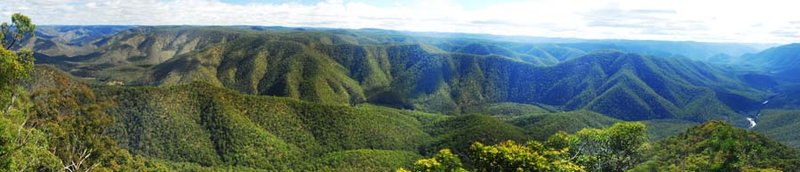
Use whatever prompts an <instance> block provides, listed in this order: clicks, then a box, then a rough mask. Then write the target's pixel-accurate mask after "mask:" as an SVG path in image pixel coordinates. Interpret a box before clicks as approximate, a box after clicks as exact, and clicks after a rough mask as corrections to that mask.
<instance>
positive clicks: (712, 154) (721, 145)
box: [634, 121, 800, 171]
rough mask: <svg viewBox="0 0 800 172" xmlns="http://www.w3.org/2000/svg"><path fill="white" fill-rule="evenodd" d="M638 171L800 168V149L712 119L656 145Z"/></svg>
mask: <svg viewBox="0 0 800 172" xmlns="http://www.w3.org/2000/svg"><path fill="white" fill-rule="evenodd" d="M654 150H655V153H654V157H653V158H652V159H651V160H650V161H648V162H644V163H642V164H640V165H639V166H638V167H637V169H635V170H634V171H653V170H658V171H664V170H666V171H749V170H759V169H762V170H766V169H772V170H786V171H793V170H795V169H797V168H800V154H798V152H797V150H795V149H792V148H790V147H787V146H785V145H782V144H780V143H778V142H776V141H774V140H772V139H769V138H767V137H765V136H762V135H759V134H756V133H755V132H752V131H747V130H744V129H741V128H736V127H733V126H731V125H730V124H727V123H724V122H720V121H711V122H707V123H705V124H703V125H699V126H695V127H692V128H690V129H689V130H687V131H686V132H685V133H682V134H680V135H678V136H672V137H669V138H667V139H665V140H663V141H661V142H659V143H658V144H657V145H655V149H654Z"/></svg>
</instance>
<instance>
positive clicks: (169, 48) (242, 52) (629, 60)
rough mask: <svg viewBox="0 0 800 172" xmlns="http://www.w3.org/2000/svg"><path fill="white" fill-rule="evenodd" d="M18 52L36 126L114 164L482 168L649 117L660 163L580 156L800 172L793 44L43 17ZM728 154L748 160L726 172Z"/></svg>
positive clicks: (633, 166)
mask: <svg viewBox="0 0 800 172" xmlns="http://www.w3.org/2000/svg"><path fill="white" fill-rule="evenodd" d="M456 35H457V36H456ZM16 48H30V49H32V50H33V57H35V63H36V66H35V67H34V68H33V69H32V71H33V72H32V73H31V79H30V81H28V82H25V84H24V85H23V86H22V88H24V90H25V91H26V92H28V93H30V95H29V98H26V99H29V101H30V103H31V104H32V105H30V107H31V108H32V109H31V111H33V114H34V115H33V116H31V117H30V119H28V121H26V122H22V123H21V124H18V125H20V126H23V127H20V128H25V126H27V127H28V128H30V130H32V131H31V132H33V133H35V132H50V133H61V134H63V135H57V137H56V136H53V138H51V139H52V140H53V141H51V143H49V144H60V145H59V146H55V147H56V148H58V149H61V148H66V147H69V146H74V147H79V146H85V147H79V148H88V149H86V150H89V149H91V150H93V151H95V154H93V155H92V156H91V158H90V159H91V160H92V162H97V163H98V164H101V165H100V166H99V167H100V168H98V169H105V170H109V171H131V170H132V171H145V170H144V169H149V170H152V171H159V170H164V171H292V170H294V171H394V170H397V169H400V168H409V169H413V168H415V167H416V166H417V165H418V164H417V163H418V162H419V161H417V160H420V159H423V160H424V158H425V157H431V156H433V157H434V159H435V157H437V156H439V155H440V153H441V152H440V150H443V149H448V151H450V150H452V153H453V154H455V155H453V156H455V157H456V159H459V158H460V159H464V162H465V164H467V163H472V164H473V165H465V166H466V167H468V168H475V169H480V168H479V165H480V163H478V160H470V158H473V157H472V156H473V154H471V153H470V151H472V150H474V149H476V145H475V144H474V143H475V142H479V143H482V144H486V146H514V145H513V144H511V143H509V142H506V141H509V140H510V141H515V142H517V143H526V142H527V141H533V142H536V143H538V142H541V144H544V145H545V146H553V145H554V144H555V142H554V141H553V139H557V136H563V137H565V138H573V137H574V138H575V140H577V141H575V142H576V143H581V144H584V143H592V142H591V141H592V139H597V138H589V136H596V135H602V136H605V135H603V134H602V133H607V134H608V137H617V135H614V134H619V133H615V132H614V131H616V130H628V129H631V128H624V127H632V128H637V126H638V125H641V126H642V127H644V128H643V130H641V134H642V135H643V139H641V140H642V143H641V144H642V145H648V146H655V148H654V149H652V150H650V149H648V150H647V151H648V152H647V153H648V154H647V157H642V158H639V161H636V163H632V162H625V163H630V164H626V165H620V166H619V168H613V169H611V167H608V168H606V167H603V168H596V167H591V166H585V164H587V163H589V162H588V161H580V162H578V161H576V163H577V164H578V165H583V166H582V167H585V168H588V169H590V170H591V169H594V170H595V171H606V170H611V171H616V170H619V169H627V170H640V171H653V170H654V169H656V171H658V170H665V169H671V170H678V171H681V170H690V169H691V168H689V167H694V166H691V164H689V165H687V164H688V163H695V161H696V160H697V161H699V160H698V159H703V158H705V159H703V160H706V161H704V162H705V163H709V164H705V166H704V165H699V167H712V165H711V164H713V163H722V164H723V165H722V166H719V168H716V169H718V170H719V169H728V170H731V169H737V170H738V169H744V168H748V169H772V168H775V169H781V170H785V171H792V170H793V169H797V168H798V167H800V164H798V163H797V162H800V161H797V160H798V159H800V156H798V153H797V152H796V149H797V148H800V135H798V134H796V133H800V132H797V131H798V129H800V128H798V127H797V126H796V125H800V120H798V119H800V118H797V116H798V115H800V113H798V109H799V108H800V99H798V95H800V94H799V93H800V92H797V90H798V88H800V87H798V86H800V83H798V82H799V81H800V80H797V79H796V78H794V77H793V76H794V75H795V74H796V73H797V72H794V71H795V70H794V69H793V68H792V66H797V65H792V64H793V62H795V61H797V60H800V59H798V58H800V56H798V55H797V53H795V51H800V48H798V47H796V45H795V44H790V45H783V46H776V47H772V48H768V49H765V47H764V46H763V45H756V44H737V43H702V42H677V41H636V40H588V39H587V40H583V39H557V38H553V39H544V38H535V37H518V38H516V39H507V37H504V36H496V35H480V34H463V35H459V34H450V33H422V32H403V31H392V30H380V29H328V28H291V27H261V26H39V27H37V30H36V37H27V38H26V39H25V40H23V41H21V43H20V44H18V46H17V47H16ZM23 107H28V106H27V105H26V106H19V109H22V108H23ZM15 108H17V107H15ZM15 120H16V119H3V121H0V122H3V125H11V124H16V123H15V122H16V121H15ZM645 126H646V127H645ZM631 130H632V129H631ZM3 131H5V130H3ZM637 131H638V130H637ZM71 132H78V133H82V134H78V135H71V134H66V133H71ZM587 133H595V134H596V135H592V134H587ZM597 133H600V134H597ZM632 133H633V132H632ZM629 134H630V133H629ZM619 137H622V136H619ZM626 137H628V136H626ZM630 137H633V136H630ZM61 139H64V140H70V139H72V140H75V142H67V143H62V142H58V141H55V140H61ZM584 139H588V140H589V141H586V140H584ZM612 140H613V139H612ZM533 142H532V143H533ZM718 142H719V143H720V144H712V143H718ZM532 143H527V145H535V144H532ZM686 145H693V146H686ZM719 145H723V146H719ZM600 146H602V145H600ZM639 146H641V145H639ZM725 146H729V147H725ZM531 149H532V148H531ZM641 149H642V151H643V150H644V148H641ZM568 150H569V149H568ZM636 150H637V154H635V155H636V156H644V154H642V155H639V154H638V153H641V152H638V151H640V150H639V148H636ZM739 150H748V151H743V153H742V152H737V151H739ZM749 150H754V151H749ZM572 151H579V152H577V154H579V155H580V156H584V154H582V153H585V152H580V151H581V150H572ZM567 152H568V153H576V152H569V151H567ZM715 153H716V154H715ZM577 154H576V155H575V156H578V155H577ZM717 154H724V155H726V156H728V155H730V156H738V155H741V156H745V155H746V156H747V157H748V158H749V159H748V158H745V159H743V160H741V162H742V163H743V164H744V165H740V164H735V165H731V166H727V165H730V164H726V163H724V162H717V160H719V159H713V158H709V157H710V156H716V155H717ZM588 155H591V156H598V155H597V154H596V153H587V156H588ZM673 155H682V156H673ZM55 156H62V157H63V156H67V155H55ZM629 156H634V154H633V153H631V154H630V155H629ZM609 161H612V160H609ZM668 163H675V164H668ZM628 165H630V166H628ZM670 165H671V166H670ZM695 165H696V164H695ZM676 166H680V167H681V168H677V167H676ZM566 167H571V166H566ZM566 167H565V168H566ZM684 167H685V168H684ZM42 168H44V167H42ZM489 169H491V168H489ZM703 169H705V170H708V168H699V169H694V170H700V171H703ZM488 171H491V170H488ZM568 171H569V170H568Z"/></svg>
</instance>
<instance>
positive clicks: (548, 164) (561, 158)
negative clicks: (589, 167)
mask: <svg viewBox="0 0 800 172" xmlns="http://www.w3.org/2000/svg"><path fill="white" fill-rule="evenodd" d="M568 151H569V148H563V149H552V148H547V147H545V146H544V145H542V144H541V143H539V142H537V141H529V142H528V143H527V144H525V145H520V144H517V143H515V142H514V141H505V142H502V143H500V144H497V145H483V144H481V143H478V142H476V143H474V144H472V146H471V147H470V159H471V160H472V161H473V162H474V163H475V164H474V165H475V168H476V169H477V170H478V171H585V170H584V169H583V167H582V166H580V165H578V164H575V163H573V162H572V161H570V160H569V157H568V156H567V155H568V154H567V152H568Z"/></svg>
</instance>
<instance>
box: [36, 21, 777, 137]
mask: <svg viewBox="0 0 800 172" xmlns="http://www.w3.org/2000/svg"><path fill="white" fill-rule="evenodd" d="M102 43H103V44H101V46H100V48H98V50H97V51H96V52H95V53H91V54H88V55H84V56H81V57H78V58H75V57H72V58H63V59H64V60H65V61H60V62H59V61H57V60H56V61H54V60H53V59H57V57H42V59H49V60H48V61H47V63H53V64H56V65H57V66H59V67H61V68H62V69H64V70H67V71H69V72H70V73H72V74H74V75H76V76H81V77H84V78H89V79H94V80H95V81H97V82H99V83H120V82H121V83H124V84H128V85H182V84H188V83H192V82H194V81H203V82H207V83H210V84H212V85H215V86H220V87H225V88H229V89H233V90H237V91H239V92H242V93H248V94H254V95H270V96H281V97H289V98H293V99H299V100H306V101H312V102H318V103H324V104H340V105H344V104H360V103H365V102H369V103H373V104H382V105H386V106H391V107H397V108H404V109H415V110H420V111H426V112H433V113H444V114H468V113H473V112H476V111H475V109H474V107H475V106H476V105H487V104H493V103H501V102H510V103H519V104H531V105H536V106H546V107H548V109H550V110H555V109H558V110H579V109H585V110H591V111H595V112H599V113H602V114H605V115H609V116H611V117H614V118H618V119H623V120H647V119H682V120H690V121H696V122H702V121H705V120H709V119H731V120H733V121H735V123H737V124H738V125H742V126H744V125H746V124H747V122H746V121H745V120H744V117H743V115H742V113H741V112H749V111H754V110H755V108H757V106H756V105H757V104H758V102H760V101H761V100H762V99H763V98H764V97H766V93H764V92H761V91H758V90H756V89H752V88H750V87H748V86H747V85H746V84H743V83H742V82H741V81H739V79H738V78H737V77H733V76H730V75H728V74H726V73H725V72H724V71H722V70H719V69H716V68H715V67H714V66H710V65H706V64H704V63H701V62H695V61H690V60H687V59H683V58H659V57H651V56H642V55H637V54H630V53H624V52H617V51H593V52H591V53H588V54H587V53H586V52H589V51H590V50H593V49H592V48H584V50H579V49H576V48H571V47H569V46H566V45H567V44H565V45H560V44H525V43H519V42H502V41H494V40H481V39H451V38H437V37H433V36H431V37H425V36H415V35H413V34H411V33H402V32H388V31H374V30H337V29H311V30H299V29H289V28H246V27H244V28H243V27H197V26H169V27H167V26H163V27H138V28H134V29H130V30H125V31H121V32H119V33H117V34H114V35H111V36H108V37H107V38H105V39H104V41H103V42H102ZM70 59H79V60H70ZM620 102H622V103H620ZM623 105H624V107H622V106H623Z"/></svg>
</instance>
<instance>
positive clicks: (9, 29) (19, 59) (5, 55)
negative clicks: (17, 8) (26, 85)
mask: <svg viewBox="0 0 800 172" xmlns="http://www.w3.org/2000/svg"><path fill="white" fill-rule="evenodd" d="M11 21H12V25H8V23H5V22H3V24H2V25H0V76H2V77H0V104H2V105H3V107H4V108H3V114H4V115H8V113H9V110H10V108H11V106H12V105H13V104H14V102H15V101H16V99H17V97H18V96H19V89H18V87H19V85H20V84H21V82H22V81H24V80H25V79H28V77H29V73H30V72H31V71H32V70H33V61H34V59H33V51H31V50H28V49H20V50H18V51H16V52H14V51H11V50H10V49H11V48H12V47H13V46H14V44H15V43H16V42H17V41H20V40H22V39H23V38H25V37H35V34H34V32H33V31H34V30H35V29H36V25H34V24H32V23H31V19H30V18H28V17H27V16H25V15H22V14H19V13H15V14H14V15H12V16H11ZM6 35H8V36H9V38H6Z"/></svg>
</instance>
